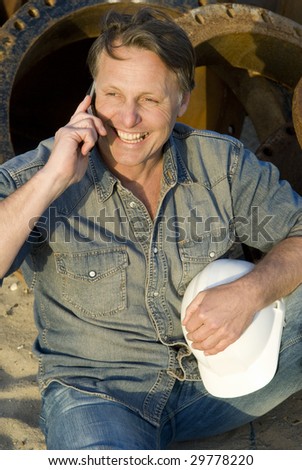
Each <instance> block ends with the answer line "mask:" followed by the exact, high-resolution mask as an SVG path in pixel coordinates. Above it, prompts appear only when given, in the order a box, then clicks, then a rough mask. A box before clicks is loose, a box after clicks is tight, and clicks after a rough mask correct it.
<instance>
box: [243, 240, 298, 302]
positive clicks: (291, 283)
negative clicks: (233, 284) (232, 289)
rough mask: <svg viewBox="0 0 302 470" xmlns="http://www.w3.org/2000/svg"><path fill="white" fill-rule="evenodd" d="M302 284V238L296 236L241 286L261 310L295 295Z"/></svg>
mask: <svg viewBox="0 0 302 470" xmlns="http://www.w3.org/2000/svg"><path fill="white" fill-rule="evenodd" d="M301 282H302V237H301V238H300V237H292V238H287V239H285V240H283V241H282V242H280V243H278V245H276V246H275V247H274V248H273V249H272V250H271V251H270V252H269V253H267V254H266V255H265V256H264V258H263V259H262V260H261V261H260V262H259V263H258V264H257V265H256V267H255V269H254V270H253V271H252V272H251V273H249V274H248V275H246V276H244V277H243V278H242V279H240V280H239V281H238V284H241V288H242V291H243V292H245V293H246V294H247V295H248V297H250V298H251V299H253V302H254V304H255V306H256V307H257V311H258V310H260V309H261V308H263V307H264V306H266V305H269V304H270V303H272V302H274V300H276V299H279V298H281V297H284V296H286V295H288V294H290V293H291V292H293V291H294V290H295V289H296V288H297V287H298V286H299V284H300V283H301Z"/></svg>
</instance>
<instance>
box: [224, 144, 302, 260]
mask: <svg viewBox="0 0 302 470" xmlns="http://www.w3.org/2000/svg"><path fill="white" fill-rule="evenodd" d="M231 191H232V197H233V209H234V220H233V223H234V226H235V231H236V234H237V236H238V238H239V240H240V242H242V243H244V244H246V245H248V246H251V247H254V248H257V249H259V250H261V251H263V252H267V251H269V250H270V249H271V248H272V247H273V246H274V245H275V244H276V243H278V242H280V241H281V240H283V239H284V238H289V237H294V236H299V237H300V236H302V198H301V196H300V195H299V194H297V193H296V192H295V191H294V190H293V189H292V187H291V186H290V184H289V182H288V181H285V180H280V173H279V170H278V168H277V167H276V166H274V165H272V164H271V163H267V162H262V161H259V160H258V158H257V157H256V156H255V155H254V154H253V153H252V152H250V151H248V150H246V149H245V150H243V152H242V154H241V155H240V156H239V158H238V161H237V165H236V167H235V171H234V174H233V177H232V181H231Z"/></svg>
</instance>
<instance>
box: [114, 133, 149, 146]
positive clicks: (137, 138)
mask: <svg viewBox="0 0 302 470" xmlns="http://www.w3.org/2000/svg"><path fill="white" fill-rule="evenodd" d="M116 132H117V135H118V136H119V138H120V139H121V140H122V141H123V142H131V143H132V144H133V143H134V144H136V143H137V142H141V141H142V140H144V138H145V137H146V135H147V134H148V132H143V133H139V132H137V133H135V134H129V133H128V132H122V131H118V130H116Z"/></svg>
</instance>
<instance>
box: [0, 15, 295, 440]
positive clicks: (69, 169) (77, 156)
mask: <svg viewBox="0 0 302 470" xmlns="http://www.w3.org/2000/svg"><path fill="white" fill-rule="evenodd" d="M88 63H89V66H90V70H91V75H92V79H93V81H94V90H95V92H94V94H92V96H90V95H89V96H86V97H85V98H84V99H83V101H82V102H81V103H80V104H79V105H78V107H77V109H76V111H75V113H74V114H73V116H72V117H71V119H70V121H69V122H68V123H67V124H66V125H65V126H64V127H62V128H60V129H59V130H58V131H57V133H56V135H55V136H54V138H50V139H48V140H46V141H43V142H41V143H40V145H39V146H38V148H37V149H35V150H32V151H30V152H27V153H26V154H24V155H20V156H17V157H16V158H13V159H12V160H10V161H8V162H7V163H5V164H4V165H2V167H1V168H0V231H1V239H0V270H1V272H0V276H1V278H3V277H5V276H7V275H9V274H10V273H11V272H13V271H14V270H16V269H17V268H19V267H20V266H21V265H22V269H23V272H24V276H25V278H26V280H27V282H28V284H29V286H31V287H32V288H33V289H34V294H35V305H34V310H35V312H34V313H35V320H36V325H37V329H38V336H37V339H36V342H35V345H34V351H35V353H36V355H37V357H38V359H39V374H38V380H39V385H40V388H41V394H42V410H41V426H42V429H43V431H44V433H45V438H46V443H47V448H48V449H164V448H167V447H168V446H169V445H171V443H172V442H173V441H181V440H187V439H198V438H199V439H202V438H206V437H209V436H212V435H214V434H217V433H222V432H225V431H228V430H230V429H234V428H235V427H237V426H240V425H242V424H244V423H247V422H249V421H251V420H253V419H254V418H255V417H258V416H261V415H262V414H264V413H266V412H267V411H269V410H270V409H272V408H273V407H275V406H277V405H278V404H279V403H281V402H282V401H283V400H285V399H286V398H288V397H289V396H290V395H291V394H293V393H295V392H296V391H298V390H300V389H301V384H302V373H301V364H302V361H301V357H302V343H301V339H302V328H301V312H300V310H301V287H300V284H301V280H302V239H301V235H302V201H301V198H300V197H299V195H298V194H296V193H295V192H294V191H293V190H292V189H291V187H290V185H289V184H288V183H287V182H285V181H279V173H278V170H277V169H276V168H275V167H274V166H272V165H270V164H266V163H260V162H259V161H258V160H257V158H256V157H255V156H254V155H253V154H252V153H251V152H250V151H248V150H247V149H245V148H244V147H243V145H242V144H241V142H239V141H237V140H236V139H233V138H231V137H229V136H226V135H219V134H216V133H213V132H210V131H203V130H197V129H192V128H190V127H188V126H185V125H182V124H176V119H177V117H178V116H181V115H182V114H183V113H184V112H185V110H186V108H187V105H188V101H189V98H190V92H191V90H192V88H193V87H194V66H195V64H194V50H193V48H192V45H191V43H190V41H189V39H188V37H187V35H186V33H185V32H184V31H183V30H182V29H180V28H179V27H178V26H177V25H176V24H175V22H174V21H173V20H172V19H170V18H169V17H168V16H166V15H165V14H163V13H162V12H160V11H157V10H153V9H150V8H140V9H139V10H138V11H137V13H135V14H134V15H128V14H119V13H117V12H114V11H111V12H109V13H108V14H107V15H106V17H105V18H104V21H103V25H102V33H101V35H100V36H99V37H98V38H97V39H96V41H95V42H94V44H93V45H92V48H91V50H90V52H89V57H88ZM92 110H93V112H92ZM255 209H256V210H257V221H259V220H266V221H267V223H266V225H265V231H262V232H261V233H255V232H257V227H259V224H258V223H255V217H254V216H253V214H255ZM237 241H239V242H240V241H241V242H243V241H244V243H245V244H247V245H250V246H253V247H256V248H258V249H259V250H261V251H262V252H263V253H265V256H264V257H263V259H262V260H261V261H260V262H259V263H258V264H257V266H256V267H255V268H254V269H253V270H252V271H251V272H249V273H247V274H246V275H245V276H243V277H241V278H240V279H237V280H236V281H233V282H231V283H229V284H227V285H220V286H217V287H215V288H212V289H209V290H207V291H206V292H203V293H198V294H197V295H196V297H195V298H194V299H193V301H192V302H191V304H190V305H189V306H188V308H187V311H186V315H185V318H184V321H183V325H182V324H181V319H180V312H181V304H182V299H183V295H184V292H185V291H186V288H187V286H188V284H189V283H190V281H191V280H192V279H193V278H194V277H195V276H196V275H197V274H198V273H199V272H200V271H202V270H203V268H205V267H206V266H207V265H208V264H209V263H210V262H212V261H214V260H216V259H219V258H228V257H229V256H230V253H231V250H232V248H233V247H234V244H235V242H237ZM280 297H285V304H286V325H285V327H284V330H283V336H282V343H281V349H280V355H279V361H278V369H277V371H276V374H275V376H274V378H273V379H272V380H271V382H270V383H269V384H267V385H266V386H264V387H263V388H261V389H260V390H257V391H256V392H253V393H250V394H247V395H244V396H239V397H236V398H227V399H221V398H219V399H218V398H216V397H214V396H212V395H211V394H209V393H208V392H207V390H206V389H205V387H204V384H203V382H202V379H201V376H200V374H199V369H198V364H197V362H196V359H195V357H194V356H193V354H192V353H191V351H190V349H189V347H188V344H187V341H186V339H185V338H184V335H183V327H185V329H186V331H187V339H188V340H190V342H191V343H192V345H193V347H194V348H196V349H199V350H202V351H204V353H205V354H206V355H215V354H218V353H219V352H221V351H223V350H224V349H225V348H227V347H228V346H229V345H231V344H232V343H233V342H234V341H236V340H237V339H238V338H239V337H240V336H241V335H242V333H243V332H244V331H245V330H246V328H247V327H248V326H249V325H250V323H251V322H252V321H253V318H254V316H255V313H256V312H259V311H260V312H261V309H263V308H264V307H266V306H268V305H270V304H271V303H272V302H273V301H275V300H276V299H279V298H280ZM254 347H255V349H256V348H257V344H255V345H254Z"/></svg>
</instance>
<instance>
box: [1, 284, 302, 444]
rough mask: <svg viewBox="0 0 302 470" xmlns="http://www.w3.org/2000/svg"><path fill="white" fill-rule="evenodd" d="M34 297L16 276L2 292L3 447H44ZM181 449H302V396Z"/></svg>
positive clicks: (299, 395)
mask: <svg viewBox="0 0 302 470" xmlns="http://www.w3.org/2000/svg"><path fill="white" fill-rule="evenodd" d="M32 303H33V295H32V293H29V292H27V290H26V288H25V286H24V285H23V284H22V281H20V280H19V279H18V278H17V277H16V276H15V275H12V276H10V277H9V278H7V279H6V280H5V281H4V284H3V287H2V289H0V337H1V341H0V366H1V367H0V449H2V450H3V449H15V450H20V449H22V450H27V449H35V450H41V449H45V443H44V438H43V435H42V433H41V431H40V429H39V425H38V417H39V408H40V396H39V391H38V388H37V385H36V380H35V376H36V371H37V361H36V358H35V357H34V356H33V354H32V352H31V348H32V343H33V340H34V338H35V335H36V331H35V326H34V323H33V316H32ZM175 448H177V449H216V450H223V449H231V450H243V449H245V450H251V449H260V450H263V449H272V450H276V449H282V450H302V393H299V394H296V395H295V396H292V397H291V398H290V399H288V400H287V401H286V402H284V403H283V404H281V405H280V406H279V407H277V408H276V409H274V410H273V411H271V412H270V413H269V414H267V415H266V416H264V417H262V418H261V419H258V420H256V421H254V423H253V425H252V426H250V425H246V426H243V427H242V428H239V429H237V430H236V431H233V432H230V433H227V434H224V435H221V436H218V437H216V438H212V439H208V440H206V441H203V442H200V441H195V442H189V443H184V444H179V445H177V447H175Z"/></svg>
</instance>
